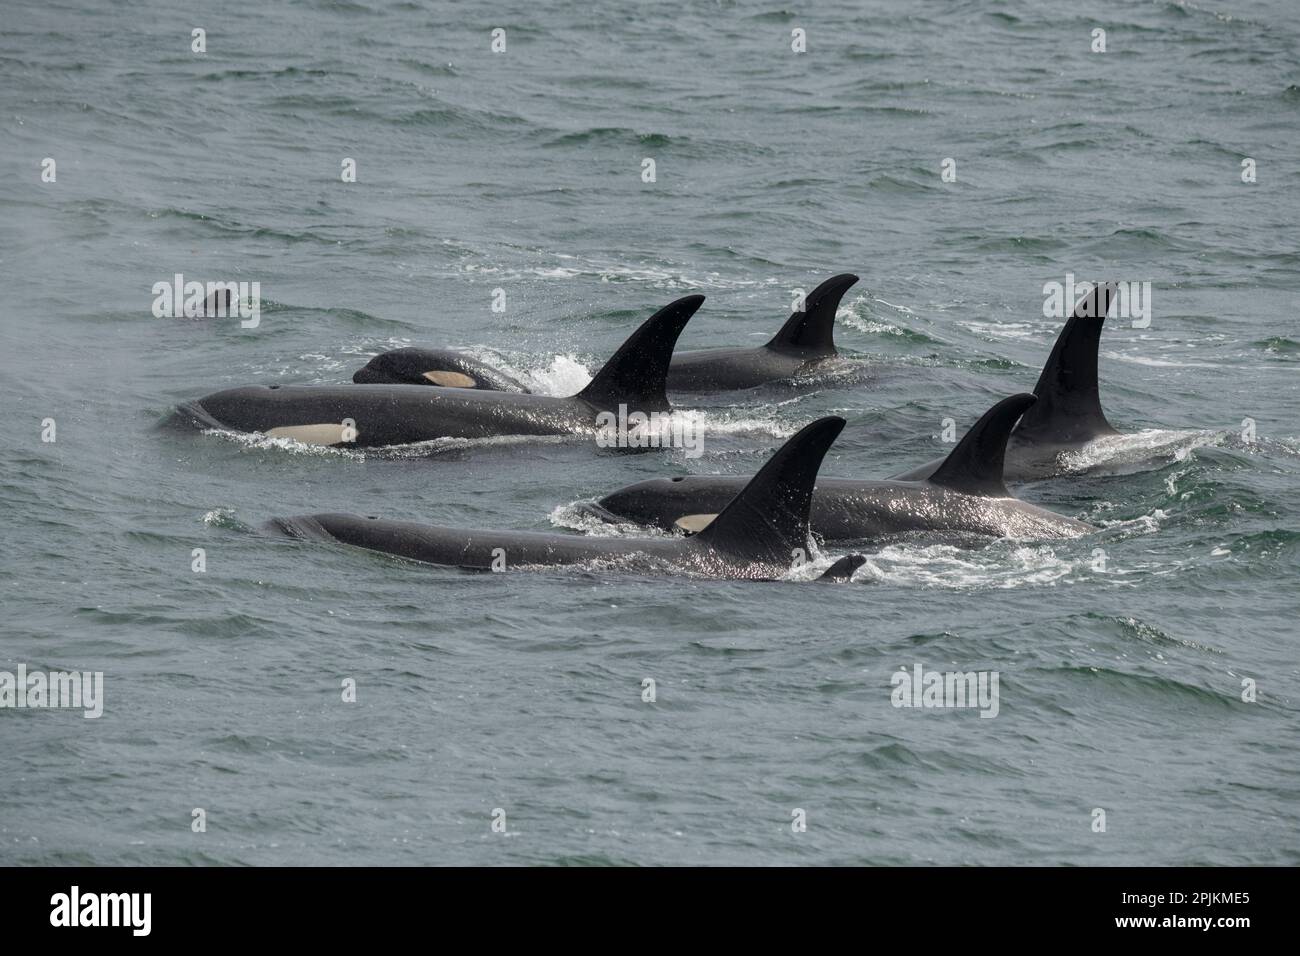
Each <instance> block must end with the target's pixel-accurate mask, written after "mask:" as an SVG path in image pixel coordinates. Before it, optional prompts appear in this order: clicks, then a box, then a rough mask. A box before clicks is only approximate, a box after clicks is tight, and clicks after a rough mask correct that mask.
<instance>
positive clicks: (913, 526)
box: [588, 395, 1094, 541]
mask: <svg viewBox="0 0 1300 956" xmlns="http://www.w3.org/2000/svg"><path fill="white" fill-rule="evenodd" d="M1035 404H1036V399H1035V398H1034V396H1032V395H1014V396H1012V397H1010V398H1005V399H1003V400H1002V401H1000V402H998V403H997V404H996V405H994V406H993V407H992V408H991V409H989V410H988V411H987V412H986V413H985V414H984V415H983V416H982V417H981V418H980V420H979V421H978V422H976V423H975V425H974V426H973V427H972V428H971V429H970V431H969V432H967V433H966V435H965V436H964V437H963V438H962V440H961V441H960V442H959V443H958V444H957V447H956V448H954V449H953V451H952V453H951V454H950V455H949V456H948V457H947V458H945V459H944V460H943V462H942V463H941V464H940V465H939V466H938V467H937V468H934V469H932V471H933V474H932V475H931V476H929V477H927V478H924V479H920V480H908V481H904V480H899V479H886V480H884V481H860V480H854V479H848V478H822V479H819V480H818V481H817V483H816V487H815V489H814V490H813V494H812V501H811V506H810V512H809V524H810V527H811V529H812V533H813V534H816V535H818V536H819V537H821V538H823V539H824V540H827V541H844V540H860V539H867V538H879V537H884V536H887V535H892V534H901V533H907V532H957V533H962V534H972V535H981V536H992V537H1016V538H1057V537H1074V536H1077V535H1080V534H1086V533H1088V532H1089V531H1092V530H1094V529H1093V528H1092V527H1091V526H1089V525H1087V524H1084V523H1083V522H1081V521H1076V520H1075V519H1073V518H1068V517H1066V516H1064V515H1058V514H1056V513H1054V512H1051V511H1048V510H1046V509H1045V508H1040V507H1038V506H1036V505H1032V504H1029V503H1028V502H1025V501H1021V500H1019V499H1017V498H1012V497H1011V496H1010V493H1009V492H1008V491H1007V489H1006V486H1005V484H1004V483H1003V479H1002V470H1003V462H1004V454H1005V449H1006V443H1007V436H1008V434H1010V432H1011V429H1012V427H1013V426H1014V425H1015V424H1016V422H1017V420H1019V419H1020V417H1021V415H1022V414H1024V413H1026V410H1027V409H1031V408H1032V407H1033V406H1034V405H1035ZM747 480H748V479H746V478H744V477H731V476H716V477H710V476H691V477H681V478H655V479H652V480H650V481H643V482H639V483H637V484H634V485H629V486H627V487H626V488H621V489H619V490H618V491H615V492H613V493H612V494H609V495H606V496H605V497H604V498H601V499H600V500H599V501H598V502H597V503H596V504H595V505H591V506H588V510H589V511H590V512H591V513H592V514H595V515H596V516H597V517H600V518H603V519H605V520H609V521H628V522H632V523H635V524H641V525H646V526H650V527H656V528H660V529H662V530H672V529H673V528H674V527H676V526H677V525H676V523H677V521H678V520H679V519H681V518H684V517H686V516H688V515H712V514H717V513H718V512H719V511H720V510H721V509H722V508H724V507H726V505H727V503H728V502H729V501H730V500H731V499H732V497H734V496H735V495H736V494H737V492H738V491H739V490H740V489H741V488H742V487H744V485H745V483H746V481H747Z"/></svg>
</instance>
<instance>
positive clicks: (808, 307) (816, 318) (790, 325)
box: [767, 272, 858, 355]
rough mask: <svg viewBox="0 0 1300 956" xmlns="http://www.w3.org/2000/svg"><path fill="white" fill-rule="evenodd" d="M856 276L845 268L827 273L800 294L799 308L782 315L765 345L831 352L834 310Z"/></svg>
mask: <svg viewBox="0 0 1300 956" xmlns="http://www.w3.org/2000/svg"><path fill="white" fill-rule="evenodd" d="M857 281H858V277H857V276H855V275H853V274H851V273H848V272H845V273H842V274H840V275H837V276H831V277H830V278H829V279H827V280H826V281H825V282H823V283H822V284H821V285H819V286H818V287H817V288H815V289H813V290H812V291H811V292H809V293H808V295H807V296H805V297H804V303H803V311H802V312H794V313H792V314H791V315H790V318H788V319H786V321H785V325H783V326H781V331H780V332H777V333H776V335H775V336H774V337H773V338H772V341H770V342H768V343H767V347H768V348H769V349H778V350H783V351H791V350H795V351H800V352H825V353H829V354H831V355H834V354H835V312H836V310H837V309H839V307H840V300H841V299H842V298H844V293H845V292H847V291H849V288H850V286H852V285H853V283H855V282H857Z"/></svg>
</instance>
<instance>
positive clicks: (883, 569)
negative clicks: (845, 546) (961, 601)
mask: <svg viewBox="0 0 1300 956" xmlns="http://www.w3.org/2000/svg"><path fill="white" fill-rule="evenodd" d="M866 557H867V563H866V564H864V565H863V566H862V567H861V568H859V569H858V571H857V573H856V574H855V575H854V579H855V580H859V581H860V580H863V579H868V580H872V581H878V582H881V583H885V584H897V585H901V586H907V587H935V588H948V589H953V590H968V589H976V588H1018V587H1026V586H1034V585H1051V584H1055V583H1056V582H1057V581H1059V580H1061V579H1063V578H1066V577H1068V576H1069V575H1071V574H1073V573H1076V572H1083V571H1085V570H1087V569H1088V568H1089V565H1088V563H1087V560H1086V559H1083V558H1079V559H1070V558H1064V557H1061V556H1060V555H1058V554H1057V553H1056V552H1055V551H1054V550H1053V549H1052V548H1050V547H1047V546H1036V547H1035V546H1029V545H1017V544H1014V543H1011V542H1005V543H1001V545H1000V546H999V545H996V544H995V545H991V546H989V547H988V548H984V549H982V550H979V551H971V550H969V549H966V548H959V547H957V546H955V545H951V544H931V545H924V546H919V547H918V546H916V545H910V544H895V545H889V546H888V547H885V548H883V549H881V550H880V551H877V552H876V553H875V554H868V555H867V556H866Z"/></svg>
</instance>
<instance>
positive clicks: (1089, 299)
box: [894, 283, 1120, 482]
mask: <svg viewBox="0 0 1300 956" xmlns="http://www.w3.org/2000/svg"><path fill="white" fill-rule="evenodd" d="M1114 301H1115V285H1114V283H1102V284H1101V285H1098V286H1096V287H1095V288H1093V289H1092V290H1091V291H1089V292H1088V294H1087V295H1085V296H1084V297H1083V298H1082V299H1080V300H1079V303H1078V305H1076V306H1075V309H1074V312H1073V314H1072V315H1071V316H1070V318H1069V319H1068V320H1066V323H1065V326H1064V328H1062V329H1061V333H1060V334H1059V335H1058V336H1057V337H1056V344H1055V345H1054V346H1052V352H1051V354H1050V355H1048V357H1047V363H1046V364H1045V365H1044V366H1043V371H1042V374H1040V375H1039V376H1038V384H1037V385H1035V386H1034V395H1035V396H1036V397H1037V398H1038V401H1037V402H1036V403H1035V404H1034V407H1033V408H1031V409H1030V410H1029V411H1027V412H1025V414H1024V417H1022V418H1021V419H1020V423H1019V424H1018V425H1016V427H1015V429H1014V430H1013V431H1012V432H1011V437H1010V439H1008V441H1007V453H1006V464H1005V467H1004V472H1003V474H1004V476H1005V477H1006V479H1007V480H1008V481H1011V482H1022V481H1036V480H1038V479H1041V478H1052V477H1055V476H1057V475H1062V474H1065V473H1067V472H1068V471H1069V470H1070V469H1069V466H1068V464H1067V463H1066V462H1065V461H1063V460H1062V456H1063V455H1066V454H1068V453H1070V452H1077V451H1079V450H1080V449H1082V448H1084V447H1085V446H1087V445H1088V443H1089V442H1092V441H1094V440H1096V439H1098V438H1105V437H1107V436H1108V435H1118V434H1120V433H1119V432H1118V431H1117V430H1116V429H1115V428H1114V427H1113V426H1112V425H1111V423H1110V422H1108V421H1107V420H1106V413H1105V412H1103V411H1102V410H1101V395H1100V391H1099V387H1098V384H1097V348H1098V345H1099V344H1100V342H1101V328H1102V324H1103V323H1104V322H1105V321H1106V313H1107V312H1109V311H1110V307H1111V304H1112V303H1113V302H1114ZM942 463H943V459H942V458H936V459H935V460H933V461H929V462H926V463H925V464H924V465H920V466H918V467H916V468H913V469H912V470H910V471H905V472H903V473H902V474H899V475H895V476H894V477H895V478H897V479H899V480H909V481H915V480H920V479H922V478H928V477H929V476H930V475H931V474H933V473H934V470H935V469H936V468H938V467H939V465H941V464H942Z"/></svg>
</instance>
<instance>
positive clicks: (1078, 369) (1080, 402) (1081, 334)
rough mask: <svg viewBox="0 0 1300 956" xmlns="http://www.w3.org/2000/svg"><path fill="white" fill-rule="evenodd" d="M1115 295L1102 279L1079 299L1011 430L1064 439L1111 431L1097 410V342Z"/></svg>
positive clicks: (1041, 438) (1055, 440) (1050, 439)
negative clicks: (1034, 398) (1035, 399)
mask: <svg viewBox="0 0 1300 956" xmlns="http://www.w3.org/2000/svg"><path fill="white" fill-rule="evenodd" d="M1114 298H1115V284H1114V283H1110V282H1107V283H1102V284H1101V285H1098V286H1097V287H1096V288H1094V289H1093V290H1092V291H1091V292H1089V293H1088V294H1087V295H1085V296H1084V297H1083V298H1082V299H1080V300H1079V304H1078V305H1077V306H1075V309H1074V313H1073V314H1072V315H1071V316H1070V318H1069V319H1068V320H1067V321H1066V323H1065V326H1064V328H1062V329H1061V334H1060V335H1058V336H1057V337H1056V344H1055V345H1054V346H1052V354H1051V355H1049V356H1048V357H1047V362H1046V364H1045V365H1043V372H1042V374H1041V375H1039V377H1038V384H1037V385H1035V386H1034V395H1036V396H1037V397H1038V403H1037V404H1036V405H1034V407H1033V408H1032V409H1030V410H1029V411H1028V412H1026V413H1025V416H1024V418H1022V419H1021V420H1020V424H1019V425H1018V426H1016V435H1017V436H1021V435H1023V436H1024V437H1025V438H1027V439H1030V440H1032V441H1036V442H1051V443H1056V444H1065V443H1069V442H1085V441H1090V440H1091V439H1093V438H1097V437H1099V436H1101V435H1114V434H1117V432H1116V431H1115V429H1114V428H1113V427H1112V426H1111V424H1110V422H1108V421H1106V415H1105V413H1104V412H1103V411H1102V410H1101V395H1100V392H1099V389H1098V385H1097V346H1098V344H1099V343H1100V342H1101V327H1102V323H1104V322H1105V321H1106V313H1107V312H1109V311H1110V306H1111V303H1112V302H1113V301H1114Z"/></svg>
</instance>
